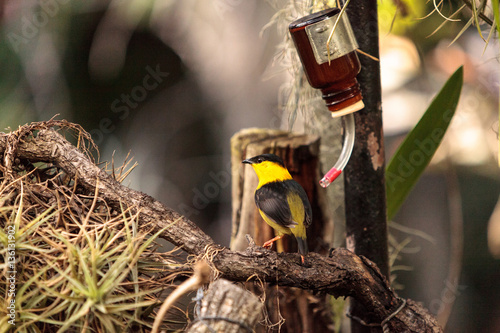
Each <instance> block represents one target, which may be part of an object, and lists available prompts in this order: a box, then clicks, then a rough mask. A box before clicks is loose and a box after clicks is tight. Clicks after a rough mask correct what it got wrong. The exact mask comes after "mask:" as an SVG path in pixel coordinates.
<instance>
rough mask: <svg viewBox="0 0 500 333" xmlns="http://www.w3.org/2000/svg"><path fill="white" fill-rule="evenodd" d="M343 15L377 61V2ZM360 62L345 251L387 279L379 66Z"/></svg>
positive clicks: (357, 332) (359, 312)
mask: <svg viewBox="0 0 500 333" xmlns="http://www.w3.org/2000/svg"><path fill="white" fill-rule="evenodd" d="M347 14H348V15H349V19H350V21H351V22H352V23H353V24H352V27H353V31H354V35H355V36H356V38H357V40H358V44H359V48H360V50H362V51H364V52H366V53H368V54H370V55H372V56H374V57H377V58H378V57H379V46H378V43H379V36H378V17H377V2H376V1H353V2H351V3H350V4H349V6H348V7H347ZM360 61H361V67H362V70H361V73H360V74H359V75H358V81H359V84H360V86H361V91H362V93H363V102H364V104H365V108H364V109H363V110H360V111H358V112H356V113H355V114H354V119H355V123H356V141H355V146H354V150H353V153H352V155H351V159H350V160H349V163H348V164H347V167H346V168H345V172H344V182H345V210H346V233H347V248H348V249H350V250H352V251H353V252H354V253H356V254H358V255H363V256H365V257H368V258H370V259H371V260H373V261H374V262H375V263H376V264H377V266H378V267H379V269H380V270H381V272H382V273H383V274H384V276H385V277H386V278H389V259H388V249H387V246H388V245H387V217H386V195H385V176H384V171H385V158H384V136H383V129H382V102H381V86H380V63H379V62H378V61H374V60H373V59H370V58H368V57H366V56H363V55H361V56H360ZM350 311H351V314H352V315H353V316H355V317H358V318H361V319H363V320H364V321H365V322H368V323H370V322H374V321H375V318H373V317H370V316H368V314H369V311H368V312H367V311H366V309H365V308H363V306H362V305H361V304H359V302H356V301H354V302H351V306H350ZM375 322H376V321H375ZM351 327H352V332H353V333H361V332H371V331H375V332H379V331H380V329H377V328H370V327H366V326H363V325H361V324H360V323H359V321H358V320H351Z"/></svg>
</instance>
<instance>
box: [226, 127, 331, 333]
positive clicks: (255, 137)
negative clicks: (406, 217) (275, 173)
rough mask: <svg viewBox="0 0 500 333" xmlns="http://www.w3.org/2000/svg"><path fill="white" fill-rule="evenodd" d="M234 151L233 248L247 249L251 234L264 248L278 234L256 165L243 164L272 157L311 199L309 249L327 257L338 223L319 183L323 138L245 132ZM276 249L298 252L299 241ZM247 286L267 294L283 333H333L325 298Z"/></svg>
mask: <svg viewBox="0 0 500 333" xmlns="http://www.w3.org/2000/svg"><path fill="white" fill-rule="evenodd" d="M231 151H232V153H233V156H232V163H233V166H234V167H233V176H232V178H233V180H235V181H237V183H233V198H232V200H233V204H234V205H233V216H234V217H236V219H235V220H233V239H232V242H231V249H232V250H239V251H241V250H245V249H246V248H247V247H248V240H247V239H246V235H247V234H249V235H251V236H252V238H253V239H254V241H255V242H256V243H257V244H259V245H261V244H263V243H264V242H265V241H267V240H269V239H271V238H273V237H274V236H275V234H274V231H273V229H272V228H271V227H269V226H268V225H267V223H265V222H264V220H263V219H262V218H261V216H260V214H259V212H258V210H257V207H256V205H255V200H254V193H255V189H256V188H257V183H258V179H257V176H256V175H255V172H254V171H253V170H252V167H251V166H247V165H244V164H242V163H241V161H242V160H243V159H245V158H250V157H253V156H256V155H260V154H264V153H273V154H276V155H278V156H280V157H281V158H282V159H283V161H284V162H285V165H286V167H287V169H288V171H290V174H291V175H292V177H293V178H294V179H295V180H296V181H297V182H298V183H299V184H301V185H302V187H303V188H304V190H305V191H306V193H307V195H308V197H309V202H310V203H311V207H312V212H313V214H312V215H313V219H312V221H313V222H312V224H311V226H310V227H309V228H308V230H307V235H308V247H309V250H310V251H314V252H320V253H323V254H327V253H328V249H329V248H330V247H331V244H329V243H328V242H325V240H324V239H325V238H326V239H328V240H331V239H333V235H332V234H333V221H332V220H331V218H330V214H326V213H325V211H327V209H328V207H327V205H326V197H325V192H324V190H323V189H322V188H321V187H320V186H319V185H318V181H319V156H318V155H319V137H317V136H314V135H305V134H294V133H290V132H286V131H279V130H267V129H250V130H243V131H241V132H239V133H237V134H235V135H234V136H233V138H232V140H231ZM237 166H239V167H237ZM235 203H237V204H235ZM238 212H240V213H238ZM279 242H281V243H279ZM276 248H278V250H279V251H284V252H292V253H295V252H297V242H296V240H295V239H294V237H292V236H285V237H284V238H283V239H281V240H280V241H278V242H277V245H273V249H276ZM247 287H248V288H249V289H252V290H255V291H256V292H258V293H264V294H265V295H266V302H265V304H266V309H267V313H268V317H269V318H268V319H269V321H270V324H271V325H276V326H279V327H280V329H281V332H297V331H301V332H317V331H323V332H328V331H331V329H333V322H332V317H333V316H332V313H331V310H330V302H329V299H328V297H327V296H326V295H313V294H311V293H310V292H308V291H305V290H299V289H297V288H283V287H281V288H277V287H276V286H271V287H265V288H264V290H260V287H259V286H256V285H253V284H249V285H248V286H247ZM266 331H267V328H266V327H260V328H259V329H258V332H266Z"/></svg>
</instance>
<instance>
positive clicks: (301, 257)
mask: <svg viewBox="0 0 500 333" xmlns="http://www.w3.org/2000/svg"><path fill="white" fill-rule="evenodd" d="M300 259H301V260H302V265H304V256H303V255H302V254H301V255H300Z"/></svg>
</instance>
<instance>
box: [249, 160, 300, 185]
mask: <svg viewBox="0 0 500 333" xmlns="http://www.w3.org/2000/svg"><path fill="white" fill-rule="evenodd" d="M243 163H246V164H250V165H251V166H252V167H253V169H254V170H255V173H256V174H257V177H259V187H260V186H262V185H264V184H267V183H270V182H276V181H283V180H288V179H292V176H291V175H290V173H289V172H288V170H287V169H286V167H285V164H284V163H283V160H282V159H281V158H279V157H278V156H276V155H274V154H262V155H257V156H254V157H252V158H249V159H246V160H244V161H243Z"/></svg>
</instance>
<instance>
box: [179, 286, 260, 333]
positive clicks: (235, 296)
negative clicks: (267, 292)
mask: <svg viewBox="0 0 500 333" xmlns="http://www.w3.org/2000/svg"><path fill="white" fill-rule="evenodd" d="M262 307H263V304H262V302H261V301H260V299H259V298H258V297H257V296H255V295H254V294H252V293H250V292H249V291H247V290H245V289H243V288H241V287H239V286H237V285H235V284H234V283H231V282H229V281H228V280H225V279H219V280H217V281H215V282H213V283H212V284H210V287H209V288H208V290H207V291H206V293H205V295H204V297H203V300H202V301H201V308H200V313H199V316H197V317H195V321H194V322H193V324H192V325H191V326H190V327H189V329H188V330H187V332H188V333H211V332H227V333H238V332H248V330H249V329H250V332H252V329H253V328H254V327H255V325H256V324H257V322H258V320H259V319H260V318H261V315H262ZM225 319H228V320H225ZM247 328H248V329H247Z"/></svg>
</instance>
